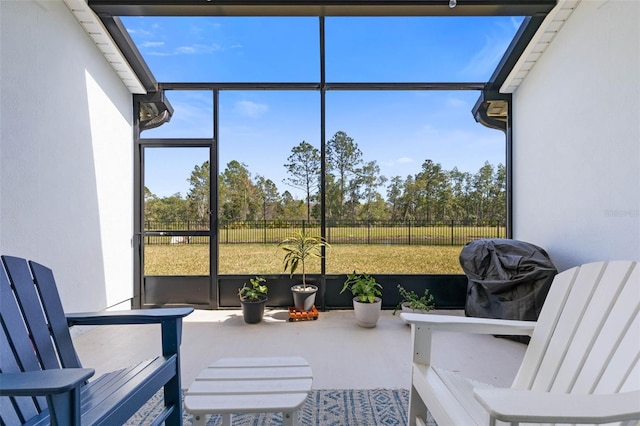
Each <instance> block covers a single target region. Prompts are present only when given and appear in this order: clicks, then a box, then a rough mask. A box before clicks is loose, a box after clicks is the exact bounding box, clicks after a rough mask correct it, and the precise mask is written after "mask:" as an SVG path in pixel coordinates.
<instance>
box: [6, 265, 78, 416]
mask: <svg viewBox="0 0 640 426" xmlns="http://www.w3.org/2000/svg"><path fill="white" fill-rule="evenodd" d="M2 264H3V265H4V268H0V269H2V271H0V317H1V319H2V325H3V327H2V328H3V330H4V332H3V333H2V342H0V343H2V359H1V361H0V371H2V372H4V373H10V372H20V371H35V370H41V369H56V368H61V365H62V366H63V367H81V365H80V361H79V359H78V356H77V354H76V352H75V349H74V348H73V342H72V340H71V335H70V334H69V328H68V326H67V322H66V319H65V316H64V312H63V310H62V305H61V303H60V300H59V297H58V292H57V289H56V286H55V281H53V274H52V272H51V270H49V269H47V268H45V267H43V266H41V265H38V264H35V263H33V264H32V265H31V266H32V268H33V270H34V272H35V271H37V275H38V278H39V281H38V286H36V283H35V281H34V278H33V276H32V271H31V270H30V268H29V265H28V264H27V262H26V261H25V260H24V259H20V258H15V257H11V256H2ZM5 269H6V274H5ZM0 400H1V402H0V406H1V407H2V413H1V415H0V418H1V419H2V422H4V423H6V424H22V423H23V422H24V421H25V420H27V419H29V418H32V417H33V416H34V415H36V414H37V413H39V412H41V411H43V410H44V409H46V407H47V403H46V399H45V398H44V397H36V398H31V397H16V398H8V397H2V398H0Z"/></svg>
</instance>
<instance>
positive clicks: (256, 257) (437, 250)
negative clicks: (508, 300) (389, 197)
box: [145, 244, 462, 275]
mask: <svg viewBox="0 0 640 426" xmlns="http://www.w3.org/2000/svg"><path fill="white" fill-rule="evenodd" d="M219 247H220V249H219V250H220V253H219V260H220V264H219V268H218V271H219V273H221V274H277V273H282V272H283V270H282V256H283V252H282V250H280V249H279V248H278V247H277V245H276V244H221V245H220V246H219ZM461 250H462V247H461V246H421V245H411V246H409V245H360V244H334V245H332V246H331V247H330V248H328V249H327V256H326V261H327V273H330V274H334V273H350V272H353V271H354V270H356V271H358V272H367V273H371V274H380V273H385V274H461V273H462V269H461V268H460V264H459V262H458V256H459V255H460V251H461ZM208 255H209V246H208V245H206V244H183V245H147V246H145V275H208V274H209V267H208ZM307 272H309V273H318V272H320V260H319V259H316V260H314V261H313V262H312V263H311V265H307Z"/></svg>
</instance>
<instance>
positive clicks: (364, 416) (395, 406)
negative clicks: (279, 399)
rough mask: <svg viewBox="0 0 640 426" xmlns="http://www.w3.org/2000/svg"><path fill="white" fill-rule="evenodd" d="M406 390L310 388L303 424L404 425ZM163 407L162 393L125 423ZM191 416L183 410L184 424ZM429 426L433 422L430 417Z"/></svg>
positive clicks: (260, 421)
mask: <svg viewBox="0 0 640 426" xmlns="http://www.w3.org/2000/svg"><path fill="white" fill-rule="evenodd" d="M408 405H409V391H408V390H406V389H346V390H312V391H311V392H310V393H309V396H308V397H307V400H306V401H305V403H304V406H303V407H302V413H301V416H300V423H301V425H302V426H346V425H349V426H351V425H355V426H378V425H382V426H387V425H388V426H398V425H406V424H407V407H408ZM161 406H162V392H159V393H158V394H156V395H155V396H154V397H153V398H152V399H151V400H150V401H149V402H148V403H147V405H146V406H145V407H143V408H142V409H141V410H140V411H138V413H137V414H136V415H135V416H133V417H132V418H131V419H130V420H129V422H127V426H139V425H148V424H151V421H152V419H153V415H154V413H157V412H158V411H160V409H161ZM232 421H233V426H240V425H242V426H248V425H251V426H273V425H281V424H282V413H264V414H237V415H234V416H233V417H232ZM192 423H193V418H192V416H191V415H190V414H188V413H186V412H185V413H184V421H183V424H184V425H191V424H192ZM220 424H222V417H221V416H220V415H215V414H214V415H212V416H211V417H210V418H209V421H208V422H207V426H217V425H220ZM428 424H429V425H435V423H434V422H433V420H432V419H431V418H429V419H428Z"/></svg>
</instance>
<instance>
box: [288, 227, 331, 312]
mask: <svg viewBox="0 0 640 426" xmlns="http://www.w3.org/2000/svg"><path fill="white" fill-rule="evenodd" d="M278 247H280V248H281V249H282V250H284V252H285V255H284V270H285V272H286V271H287V270H289V276H290V277H293V274H294V273H295V272H296V271H297V270H298V266H300V267H301V269H302V283H301V284H296V285H294V286H293V287H291V293H292V294H293V304H294V306H295V310H296V311H299V312H307V311H309V310H311V308H313V305H314V303H315V300H316V293H317V292H318V287H317V286H315V285H311V284H307V280H306V268H305V262H306V261H307V260H308V259H312V258H320V257H322V252H321V248H322V247H330V245H329V243H327V242H326V241H325V240H324V238H322V237H319V236H314V235H308V234H307V233H305V232H301V231H299V232H298V233H296V234H294V235H292V236H290V237H287V238H285V239H283V240H282V241H280V243H279V244H278Z"/></svg>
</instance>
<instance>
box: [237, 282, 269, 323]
mask: <svg viewBox="0 0 640 426" xmlns="http://www.w3.org/2000/svg"><path fill="white" fill-rule="evenodd" d="M249 282H250V283H251V285H250V286H248V285H247V283H244V284H242V288H240V289H238V296H239V297H240V304H241V305H242V317H243V318H244V322H246V323H247V324H257V323H259V322H260V321H262V317H263V316H264V306H265V304H266V303H267V300H268V298H267V292H268V291H269V289H268V287H267V284H266V282H267V280H265V279H264V278H262V277H255V278H251V279H249Z"/></svg>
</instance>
